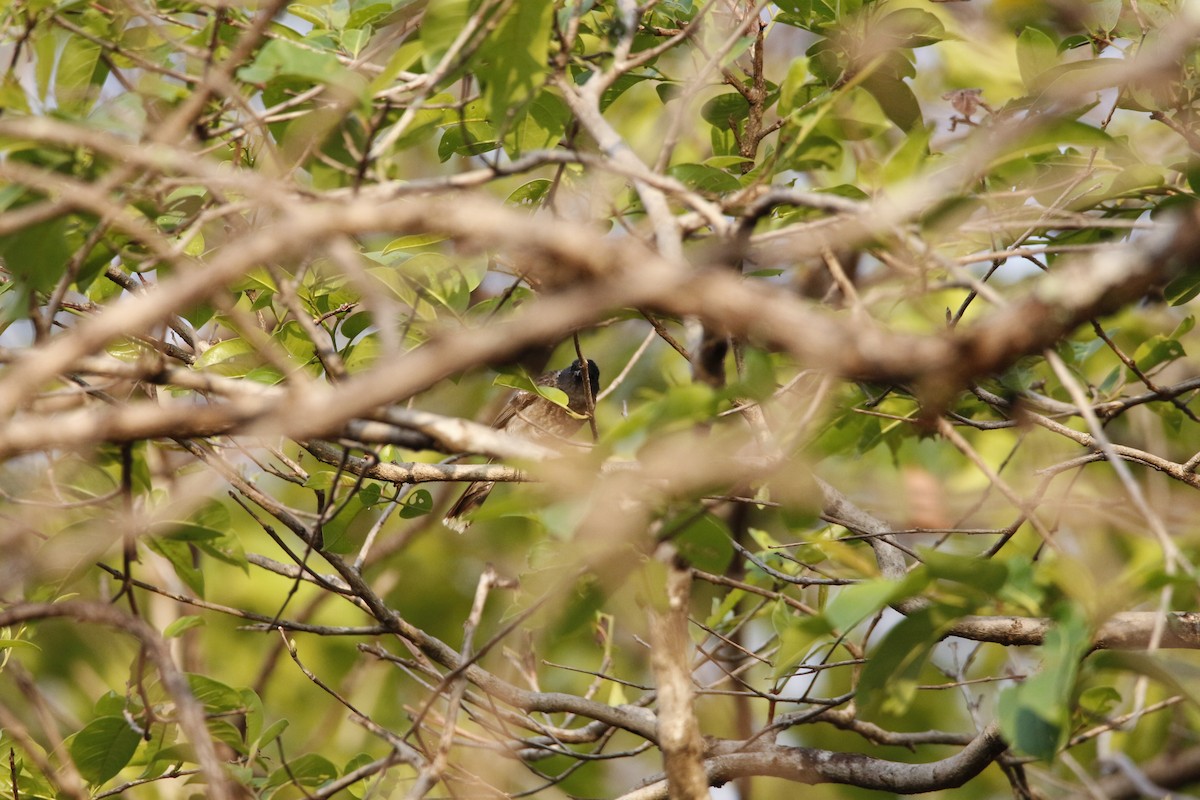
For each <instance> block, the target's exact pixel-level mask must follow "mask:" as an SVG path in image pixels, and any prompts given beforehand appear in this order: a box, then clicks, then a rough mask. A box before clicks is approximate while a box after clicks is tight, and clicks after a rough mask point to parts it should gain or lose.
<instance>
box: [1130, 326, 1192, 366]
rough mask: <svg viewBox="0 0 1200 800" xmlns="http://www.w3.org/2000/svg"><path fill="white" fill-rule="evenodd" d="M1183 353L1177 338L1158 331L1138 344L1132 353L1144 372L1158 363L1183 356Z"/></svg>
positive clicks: (1184, 353)
mask: <svg viewBox="0 0 1200 800" xmlns="http://www.w3.org/2000/svg"><path fill="white" fill-rule="evenodd" d="M1185 355H1187V353H1186V352H1184V349H1183V345H1182V344H1181V343H1180V342H1179V341H1178V340H1176V339H1172V338H1170V337H1167V336H1164V335H1162V334H1161V333H1160V334H1156V335H1155V336H1151V337H1150V338H1149V339H1147V340H1146V341H1144V342H1142V343H1141V344H1140V345H1138V349H1137V351H1136V352H1134V354H1133V360H1134V363H1136V364H1137V365H1138V369H1140V370H1141V371H1142V372H1143V373H1144V372H1147V371H1149V370H1152V369H1154V368H1155V367H1157V366H1158V365H1159V364H1164V363H1168V362H1171V361H1174V360H1175V359H1177V358H1183V357H1184V356H1185Z"/></svg>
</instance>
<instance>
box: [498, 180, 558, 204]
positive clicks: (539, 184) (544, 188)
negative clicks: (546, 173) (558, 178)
mask: <svg viewBox="0 0 1200 800" xmlns="http://www.w3.org/2000/svg"><path fill="white" fill-rule="evenodd" d="M553 185H554V184H553V182H552V181H550V180H548V179H546V178H537V179H535V180H532V181H529V183H523V184H521V185H520V186H518V187H517V188H516V189H514V190H513V191H512V193H511V194H510V195H509V196H508V198H507V199H506V200H505V201H504V202H505V203H506V204H507V205H510V206H530V207H535V206H538V205H540V204H541V202H542V198H543V197H545V196H546V193H547V192H549V191H550V187H551V186H553Z"/></svg>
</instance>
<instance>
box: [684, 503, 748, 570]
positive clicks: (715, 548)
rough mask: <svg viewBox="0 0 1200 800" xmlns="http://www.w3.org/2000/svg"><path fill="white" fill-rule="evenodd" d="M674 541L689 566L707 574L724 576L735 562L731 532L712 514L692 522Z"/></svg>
mask: <svg viewBox="0 0 1200 800" xmlns="http://www.w3.org/2000/svg"><path fill="white" fill-rule="evenodd" d="M673 541H674V542H675V544H676V546H678V548H679V553H680V555H681V556H682V557H683V558H684V559H685V560H686V561H687V562H688V563H689V564H691V565H692V566H694V567H696V568H697V569H702V570H704V571H705V572H712V573H715V574H718V575H720V574H724V572H725V570H726V568H728V567H729V562H730V561H732V560H733V544H731V543H730V541H729V531H728V530H727V529H726V528H725V526H724V525H723V524H722V523H721V522H720V520H718V519H717V518H716V517H714V516H712V515H711V514H704V515H703V516H701V517H700V518H698V519H697V520H695V521H694V522H692V523H691V524H690V525H688V526H687V527H686V528H684V529H683V531H682V532H681V533H679V534H678V535H676V536H675V537H674V540H673Z"/></svg>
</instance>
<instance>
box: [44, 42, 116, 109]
mask: <svg viewBox="0 0 1200 800" xmlns="http://www.w3.org/2000/svg"><path fill="white" fill-rule="evenodd" d="M101 50H102V48H101V47H100V44H99V43H97V42H92V41H90V40H88V39H84V38H83V37H82V36H72V37H70V38H69V39H67V43H66V45H65V46H64V47H63V51H62V55H61V56H60V57H59V60H58V69H56V70H55V72H54V97H55V99H57V100H58V106H59V108H60V109H61V110H63V111H65V112H67V113H70V114H82V113H84V112H86V111H87V110H88V109H89V108H91V107H92V104H93V103H94V102H95V99H96V97H97V96H98V94H99V92H98V86H99V84H100V83H103V82H104V78H105V77H107V75H108V69H107V67H106V66H105V64H104V63H103V62H102V61H100V53H101ZM97 79H99V80H98V81H97Z"/></svg>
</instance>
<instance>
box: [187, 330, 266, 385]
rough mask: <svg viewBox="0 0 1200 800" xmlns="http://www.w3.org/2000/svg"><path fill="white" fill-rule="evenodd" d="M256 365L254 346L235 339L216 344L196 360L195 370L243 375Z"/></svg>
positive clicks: (229, 375)
mask: <svg viewBox="0 0 1200 800" xmlns="http://www.w3.org/2000/svg"><path fill="white" fill-rule="evenodd" d="M257 364H258V356H257V354H256V353H255V351H254V346H253V345H252V344H250V343H249V342H248V341H246V340H245V339H240V338H235V339H226V340H225V341H223V342H217V343H216V344H214V345H213V346H212V347H210V348H208V349H207V350H205V351H204V352H203V353H201V354H200V357H199V358H197V359H196V365H195V366H196V368H197V369H211V370H213V372H216V373H218V374H220V375H225V376H228V377H237V376H241V375H245V374H246V372H247V371H248V370H250V369H251V368H252V367H254V366H256V365H257Z"/></svg>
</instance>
